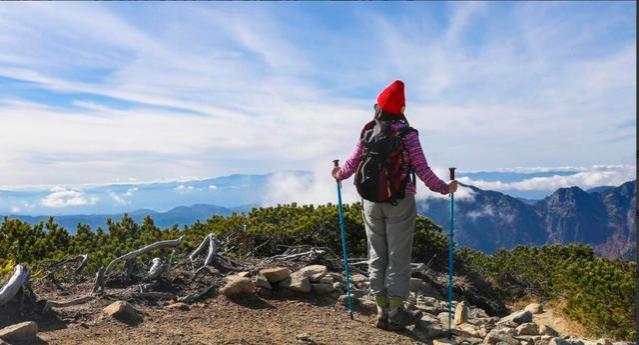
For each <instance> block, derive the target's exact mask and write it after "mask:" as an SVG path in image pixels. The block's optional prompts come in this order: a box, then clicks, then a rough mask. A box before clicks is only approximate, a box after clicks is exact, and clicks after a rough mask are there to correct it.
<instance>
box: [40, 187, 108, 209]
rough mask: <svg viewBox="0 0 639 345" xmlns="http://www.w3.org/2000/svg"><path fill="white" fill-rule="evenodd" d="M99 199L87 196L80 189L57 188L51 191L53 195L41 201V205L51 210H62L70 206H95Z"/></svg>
mask: <svg viewBox="0 0 639 345" xmlns="http://www.w3.org/2000/svg"><path fill="white" fill-rule="evenodd" d="M98 200H99V198H98V197H96V196H92V195H86V194H85V193H83V192H82V191H80V190H78V189H66V188H64V187H59V186H56V187H54V188H52V189H51V193H50V194H49V195H47V196H46V197H44V198H42V199H40V204H41V205H42V206H45V207H50V208H62V207H68V206H83V205H95V204H96V203H97V202H98Z"/></svg>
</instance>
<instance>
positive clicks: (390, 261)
mask: <svg viewBox="0 0 639 345" xmlns="http://www.w3.org/2000/svg"><path fill="white" fill-rule="evenodd" d="M404 110H405V97H404V83H403V82H402V81H400V80H396V81H394V82H393V83H391V84H390V85H389V86H388V87H386V89H384V90H383V91H382V92H381V93H380V94H379V96H378V97H377V104H375V120H374V121H372V122H370V123H369V124H367V125H366V126H365V127H364V130H362V133H361V135H360V140H359V142H358V143H357V146H355V149H354V150H353V153H352V154H351V156H350V157H349V158H348V160H346V163H345V164H344V166H343V167H341V168H340V167H335V168H333V171H332V175H333V177H334V178H335V179H337V180H344V179H347V178H349V177H350V176H351V175H353V174H354V173H356V172H357V175H356V181H355V183H356V186H357V187H358V188H357V189H358V192H359V193H360V195H361V196H362V197H363V200H362V202H363V205H362V206H363V213H364V215H363V216H364V223H365V226H366V238H367V240H368V259H369V265H368V267H369V278H370V288H371V292H372V293H373V294H374V295H375V302H376V304H377V311H378V314H377V324H376V326H377V327H378V328H382V329H387V330H400V329H403V328H405V327H406V326H408V325H411V324H413V323H415V322H416V321H417V320H419V319H420V318H421V312H415V311H409V310H406V309H405V308H404V301H405V300H406V299H407V298H408V293H409V280H410V275H411V267H410V262H411V250H412V246H413V234H414V230H415V217H416V208H415V191H416V186H415V179H414V177H413V178H412V179H411V176H414V175H417V176H418V177H419V178H420V180H422V181H423V182H424V183H425V184H426V186H427V187H428V188H429V189H430V190H432V191H435V192H438V193H441V194H448V193H454V192H455V191H456V190H457V182H456V181H450V182H448V183H447V182H444V181H442V180H441V179H440V178H438V177H437V175H435V173H434V172H433V171H432V170H431V168H430V167H429V166H428V163H427V161H426V157H425V156H424V152H423V151H422V148H421V145H420V143H419V137H418V133H417V131H416V130H414V129H412V128H411V127H410V126H409V125H408V121H407V120H406V117H405V116H404ZM381 146H384V147H381ZM393 150H395V151H397V153H394V151H393ZM379 157H383V158H382V159H381V160H380V158H379ZM380 185H381V186H382V187H380ZM380 195H381V196H380ZM371 200H372V201H371ZM380 200H384V201H380Z"/></svg>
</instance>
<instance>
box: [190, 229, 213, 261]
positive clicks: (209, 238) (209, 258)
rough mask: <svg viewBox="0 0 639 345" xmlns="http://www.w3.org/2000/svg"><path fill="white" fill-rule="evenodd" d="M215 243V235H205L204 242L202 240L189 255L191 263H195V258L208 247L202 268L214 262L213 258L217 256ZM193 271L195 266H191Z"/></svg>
mask: <svg viewBox="0 0 639 345" xmlns="http://www.w3.org/2000/svg"><path fill="white" fill-rule="evenodd" d="M216 242H217V238H216V237H215V235H213V234H208V235H206V237H204V240H202V242H201V243H200V245H199V246H197V248H195V250H194V251H193V252H192V253H191V255H189V259H190V260H191V263H193V262H194V261H195V257H196V256H197V255H199V254H200V253H201V252H203V251H204V248H206V247H207V245H208V248H209V251H208V253H207V255H206V259H204V263H203V264H202V267H204V266H209V265H211V264H212V263H213V260H215V256H216V255H217V244H216ZM193 269H195V264H193Z"/></svg>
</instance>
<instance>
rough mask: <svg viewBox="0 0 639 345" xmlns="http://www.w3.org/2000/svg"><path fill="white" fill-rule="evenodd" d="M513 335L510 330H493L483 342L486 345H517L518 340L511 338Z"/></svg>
mask: <svg viewBox="0 0 639 345" xmlns="http://www.w3.org/2000/svg"><path fill="white" fill-rule="evenodd" d="M513 333H514V332H513V330H512V329H511V328H493V329H492V330H491V331H490V332H488V334H487V335H486V338H484V342H485V343H487V344H497V343H500V342H504V343H506V344H509V345H519V340H517V339H515V338H514V337H513Z"/></svg>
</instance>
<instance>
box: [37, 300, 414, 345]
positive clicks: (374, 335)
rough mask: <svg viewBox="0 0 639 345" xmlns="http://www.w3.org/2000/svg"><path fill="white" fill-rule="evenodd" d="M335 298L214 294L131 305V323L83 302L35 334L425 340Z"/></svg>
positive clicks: (129, 339) (177, 339)
mask: <svg viewBox="0 0 639 345" xmlns="http://www.w3.org/2000/svg"><path fill="white" fill-rule="evenodd" d="M93 303H94V304H96V305H95V306H94V307H96V309H97V308H101V307H102V306H106V305H108V301H96V302H93ZM334 303H335V300H334V299H332V298H329V297H316V296H308V295H293V296H291V295H290V294H281V293H280V294H277V293H276V294H269V295H262V296H261V297H258V296H247V297H244V298H242V299H238V300H234V301H232V300H229V299H227V298H226V297H223V296H218V297H216V298H210V299H207V300H205V301H203V302H201V303H195V304H193V305H191V308H190V310H188V311H180V310H174V309H168V308H166V307H165V306H141V305H136V308H138V309H139V310H141V311H142V312H143V313H144V314H145V318H144V321H143V322H142V323H140V324H138V325H135V326H129V325H126V324H124V323H121V322H119V321H116V320H113V319H109V318H103V317H101V316H100V315H99V313H98V314H96V315H80V316H78V315H77V314H75V312H77V311H79V310H82V308H78V309H77V310H76V311H74V310H73V308H67V309H66V310H65V311H61V312H60V317H61V318H63V319H65V318H70V319H77V321H75V322H71V323H69V324H68V325H67V327H66V328H61V329H51V330H45V331H42V332H40V333H39V334H38V335H39V337H40V339H41V340H42V342H43V343H48V344H226V345H230V344H238V345H239V344H242V345H248V344H255V345H267V344H369V345H375V344H379V345H382V344H384V345H386V344H397V345H401V344H424V342H422V341H419V340H417V339H416V338H413V334H412V332H411V331H404V332H401V333H393V332H386V331H382V330H378V329H376V328H374V327H373V326H372V325H371V323H372V321H373V318H374V315H372V314H368V315H366V314H363V313H362V312H363V311H360V312H358V313H356V316H355V320H350V318H349V317H348V313H347V311H346V310H345V309H344V308H343V307H341V306H335V305H334ZM85 308H86V306H85ZM65 321H67V320H65ZM68 321H70V320H68ZM304 336H306V337H304ZM300 337H301V338H305V339H307V340H301V339H298V338H300Z"/></svg>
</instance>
